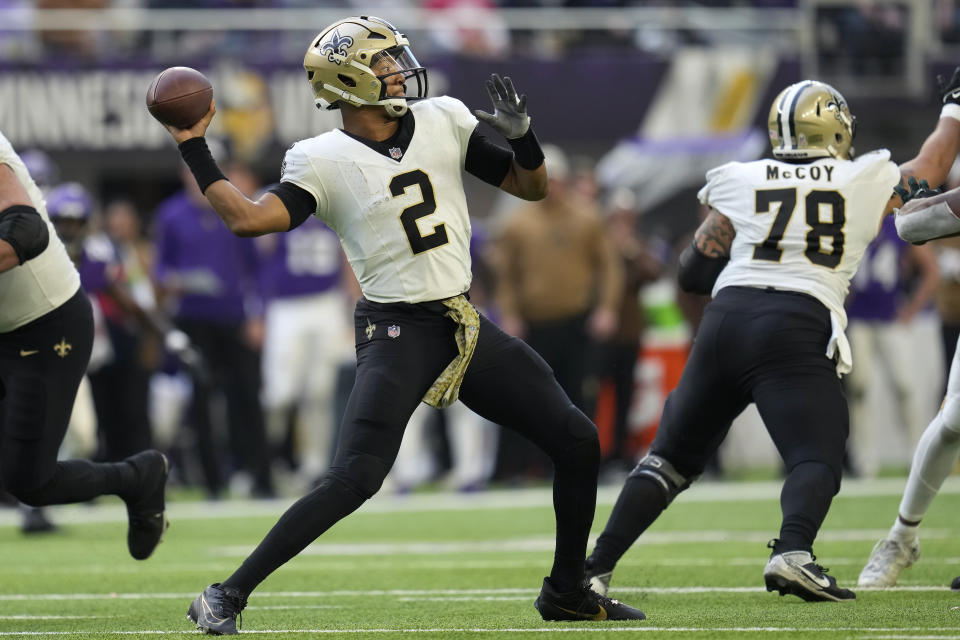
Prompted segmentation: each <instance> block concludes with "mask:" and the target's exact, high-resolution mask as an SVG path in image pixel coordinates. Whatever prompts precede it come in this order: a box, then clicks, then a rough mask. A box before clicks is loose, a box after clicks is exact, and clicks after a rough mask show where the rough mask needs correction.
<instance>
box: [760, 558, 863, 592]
mask: <svg viewBox="0 0 960 640" xmlns="http://www.w3.org/2000/svg"><path fill="white" fill-rule="evenodd" d="M814 560H816V558H815V557H813V555H811V554H810V553H809V552H807V551H785V552H783V553H775V554H774V555H772V556H771V557H770V561H769V562H767V566H766V567H765V568H764V570H763V579H764V581H765V582H766V584H767V591H779V592H780V595H781V596H785V595H787V594H788V593H789V594H792V595H795V596H797V597H799V598H803V599H804V600H806V601H807V602H824V601H827V602H849V601H853V600H856V598H857V596H856V594H854V593H853V591H850V589H843V588H841V587H838V586H837V581H836V579H835V578H834V577H833V576H829V575H827V570H826V569H824V568H823V567H821V566H820V565H818V564H816V563H815V562H814Z"/></svg>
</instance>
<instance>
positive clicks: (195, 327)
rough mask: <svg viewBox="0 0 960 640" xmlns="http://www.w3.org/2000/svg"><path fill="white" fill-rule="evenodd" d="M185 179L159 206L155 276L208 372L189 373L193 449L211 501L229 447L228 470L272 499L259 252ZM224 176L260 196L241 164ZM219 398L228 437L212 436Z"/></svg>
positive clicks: (187, 175)
mask: <svg viewBox="0 0 960 640" xmlns="http://www.w3.org/2000/svg"><path fill="white" fill-rule="evenodd" d="M180 175H181V179H182V182H183V185H184V189H183V190H182V191H180V192H179V193H176V194H175V195H173V196H171V197H170V198H168V199H167V200H165V201H164V202H163V203H161V204H160V206H159V207H158V209H157V212H156V216H155V224H156V230H155V241H156V244H157V265H156V277H157V282H158V285H159V287H160V289H161V291H162V292H163V294H164V296H165V297H166V298H168V302H169V305H170V313H171V315H172V317H173V319H174V322H175V323H176V325H177V326H178V327H179V328H180V329H181V330H183V331H184V332H185V333H186V334H187V335H188V336H189V337H190V340H191V342H193V344H194V345H196V347H197V349H198V350H199V352H200V353H201V354H202V355H203V357H204V359H205V360H206V362H207V364H208V366H209V368H210V375H211V378H210V379H209V380H206V379H204V378H203V376H200V375H197V374H196V373H194V374H193V375H192V378H193V395H192V398H191V401H190V409H189V423H190V425H191V427H192V428H193V432H194V435H195V438H196V441H195V443H194V446H193V447H192V448H190V450H192V451H195V452H196V453H197V455H198V456H199V458H200V464H201V466H202V471H203V475H204V483H205V485H206V490H207V493H208V496H209V497H211V498H217V497H219V496H220V494H221V492H222V491H223V489H224V477H223V470H222V469H221V464H222V462H223V461H222V460H221V456H220V452H221V451H224V450H226V451H228V452H229V453H230V455H231V458H232V460H230V461H229V462H231V463H232V465H231V469H230V470H229V471H230V472H231V473H232V472H245V473H246V474H249V476H248V478H249V479H251V480H252V489H251V491H252V494H253V495H254V496H256V497H269V496H273V495H274V489H273V481H272V478H271V473H270V455H269V449H268V447H267V444H266V434H265V428H264V419H263V410H262V407H261V405H260V400H259V397H260V360H259V349H260V346H261V344H262V340H263V322H262V319H261V314H262V301H261V300H260V297H259V287H258V285H257V277H258V274H257V255H256V247H255V245H254V241H253V240H252V239H250V238H239V237H237V236H235V235H233V234H232V233H230V231H229V230H228V229H227V228H226V227H225V226H224V225H223V224H221V222H220V219H219V217H218V216H217V214H216V213H215V212H214V211H213V209H212V208H210V205H209V204H208V202H207V200H206V198H204V197H203V195H202V194H201V193H200V190H199V189H198V188H197V183H196V180H194V179H193V176H192V175H190V172H189V170H188V169H187V168H186V166H181V171H180ZM227 175H228V177H229V178H230V180H231V181H232V182H233V183H234V184H236V185H237V187H238V188H242V189H244V190H245V191H247V192H249V193H250V194H253V193H255V192H256V190H257V188H256V183H255V180H254V179H253V178H252V176H251V175H250V173H249V171H247V170H246V169H244V168H243V167H239V166H237V165H234V166H232V167H230V168H229V169H228V171H227ZM215 397H222V398H223V399H224V400H225V404H226V426H227V430H228V432H229V435H226V434H220V433H215V429H214V418H213V415H214V409H213V406H212V401H213V400H214V398H215ZM242 478H243V476H240V475H238V476H237V479H238V481H240V479H242Z"/></svg>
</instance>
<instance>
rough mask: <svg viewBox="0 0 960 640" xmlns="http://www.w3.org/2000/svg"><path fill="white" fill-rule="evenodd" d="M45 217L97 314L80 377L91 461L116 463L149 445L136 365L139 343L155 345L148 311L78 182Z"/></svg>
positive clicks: (143, 376)
mask: <svg viewBox="0 0 960 640" xmlns="http://www.w3.org/2000/svg"><path fill="white" fill-rule="evenodd" d="M46 200H47V212H48V213H49V215H50V219H51V220H52V221H53V224H54V227H55V228H56V230H57V235H58V236H60V239H61V240H62V241H63V243H64V245H65V246H66V247H67V252H68V253H69V254H70V256H71V258H73V260H74V262H75V263H76V265H77V269H78V271H79V272H80V283H81V286H82V287H83V289H84V291H86V292H87V295H88V296H89V297H90V299H91V303H92V304H93V305H94V308H95V309H97V312H95V314H94V318H95V322H94V349H93V353H92V354H91V359H90V364H89V365H88V367H87V375H88V376H89V379H90V385H91V389H92V391H93V401H94V409H95V411H96V416H97V431H98V433H99V440H100V442H99V449H100V450H99V452H98V454H97V457H98V458H99V459H100V460H102V461H105V462H117V461H120V460H123V459H124V458H126V457H128V456H131V455H133V454H134V453H136V452H138V451H142V450H144V449H148V448H150V447H151V443H152V438H151V434H150V422H149V419H148V416H147V406H148V389H149V379H150V366H147V365H146V364H145V363H144V362H143V361H142V360H141V351H140V350H141V339H146V340H150V339H152V340H154V342H156V341H157V340H158V339H159V335H158V334H157V333H155V332H154V331H153V329H154V328H155V327H154V325H153V324H152V323H151V322H149V321H148V320H147V319H146V314H147V311H146V310H145V309H144V307H142V306H141V305H140V303H138V302H137V301H136V300H135V299H134V297H133V295H132V293H131V290H130V287H129V281H128V279H127V274H126V271H125V268H124V264H123V262H122V259H121V256H120V255H119V253H118V252H117V247H116V246H115V245H114V244H113V242H112V240H111V239H110V238H109V236H107V235H106V234H105V233H103V232H102V231H97V230H96V229H95V225H94V222H93V218H94V216H95V215H96V213H97V211H96V203H95V202H94V199H93V197H92V196H91V195H90V193H89V192H88V191H87V190H86V189H85V188H84V187H83V186H82V185H80V184H79V183H75V182H68V183H65V184H62V185H59V186H57V187H54V188H53V189H51V190H50V191H49V192H48V193H47V195H46Z"/></svg>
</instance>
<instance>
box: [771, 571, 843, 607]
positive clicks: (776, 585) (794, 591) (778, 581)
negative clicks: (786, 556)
mask: <svg viewBox="0 0 960 640" xmlns="http://www.w3.org/2000/svg"><path fill="white" fill-rule="evenodd" d="M764 582H766V585H767V591H777V592H779V593H780V595H781V596H786V595H792V596H797V597H798V598H801V599H802V600H805V601H807V602H853V601H854V600H856V598H855V597H854V598H837V597H834V596H831V595H829V594H827V593H822V594H818V593H814V592H812V591H808V590H806V589H804V588H803V587H799V586H797V585H796V584H795V583H793V582H790V581H789V580H787V579H786V578H782V577H780V576H764Z"/></svg>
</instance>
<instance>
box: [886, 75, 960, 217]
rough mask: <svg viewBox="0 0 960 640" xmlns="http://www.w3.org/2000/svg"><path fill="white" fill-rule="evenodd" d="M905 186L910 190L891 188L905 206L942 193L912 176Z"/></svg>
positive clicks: (899, 187)
mask: <svg viewBox="0 0 960 640" xmlns="http://www.w3.org/2000/svg"><path fill="white" fill-rule="evenodd" d="M957 71H958V72H960V67H958V68H957ZM953 75H954V78H956V77H957V73H954V74H953ZM907 186H908V187H910V190H909V191H908V190H906V189H904V188H903V186H902V185H899V184H898V185H897V186H895V187H894V188H893V190H894V192H896V194H897V195H898V196H900V200H902V201H903V204H907V202H909V201H910V200H913V199H914V198H929V197H930V196H935V195H937V194H938V193H943V192H942V191H941V190H940V189H934V188H932V187H931V186H930V185H929V184H927V181H926V180H921V181H920V182H917V179H916V178H914V177H913V176H910V177H909V178H907Z"/></svg>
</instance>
